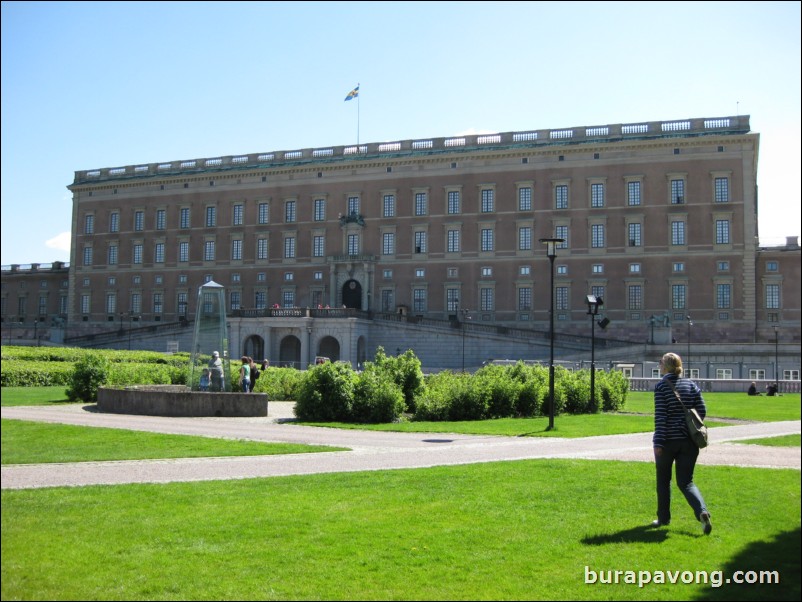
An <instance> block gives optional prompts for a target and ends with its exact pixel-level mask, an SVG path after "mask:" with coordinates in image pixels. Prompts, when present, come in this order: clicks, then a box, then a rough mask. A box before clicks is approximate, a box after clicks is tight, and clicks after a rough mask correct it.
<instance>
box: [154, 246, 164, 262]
mask: <svg viewBox="0 0 802 602" xmlns="http://www.w3.org/2000/svg"><path fill="white" fill-rule="evenodd" d="M153 262H154V263H164V243H163V242H157V243H156V246H155V247H154V249H153Z"/></svg>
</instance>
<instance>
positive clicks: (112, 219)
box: [109, 211, 120, 232]
mask: <svg viewBox="0 0 802 602" xmlns="http://www.w3.org/2000/svg"><path fill="white" fill-rule="evenodd" d="M119 231H120V214H119V213H117V212H116V211H115V212H114V213H112V214H111V215H110V216H109V232H119Z"/></svg>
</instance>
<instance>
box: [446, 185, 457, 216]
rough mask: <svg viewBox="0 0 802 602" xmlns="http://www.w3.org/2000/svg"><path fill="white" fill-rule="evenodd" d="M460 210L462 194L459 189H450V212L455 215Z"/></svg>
mask: <svg viewBox="0 0 802 602" xmlns="http://www.w3.org/2000/svg"><path fill="white" fill-rule="evenodd" d="M459 212H460V195H459V191H458V190H449V191H448V213H449V215H454V214H457V213H459Z"/></svg>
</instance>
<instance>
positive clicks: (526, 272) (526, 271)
mask: <svg viewBox="0 0 802 602" xmlns="http://www.w3.org/2000/svg"><path fill="white" fill-rule="evenodd" d="M518 273H519V274H520V275H521V276H530V275H531V274H532V266H528V265H522V266H521V268H520V269H519V270H518Z"/></svg>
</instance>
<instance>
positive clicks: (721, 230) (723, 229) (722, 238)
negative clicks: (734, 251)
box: [716, 219, 730, 245]
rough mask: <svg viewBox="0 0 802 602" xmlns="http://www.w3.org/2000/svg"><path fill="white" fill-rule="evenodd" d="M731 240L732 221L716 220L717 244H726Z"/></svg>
mask: <svg viewBox="0 0 802 602" xmlns="http://www.w3.org/2000/svg"><path fill="white" fill-rule="evenodd" d="M729 242H730V221H729V220H726V219H718V220H716V244H717V245H726V244H729Z"/></svg>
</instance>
